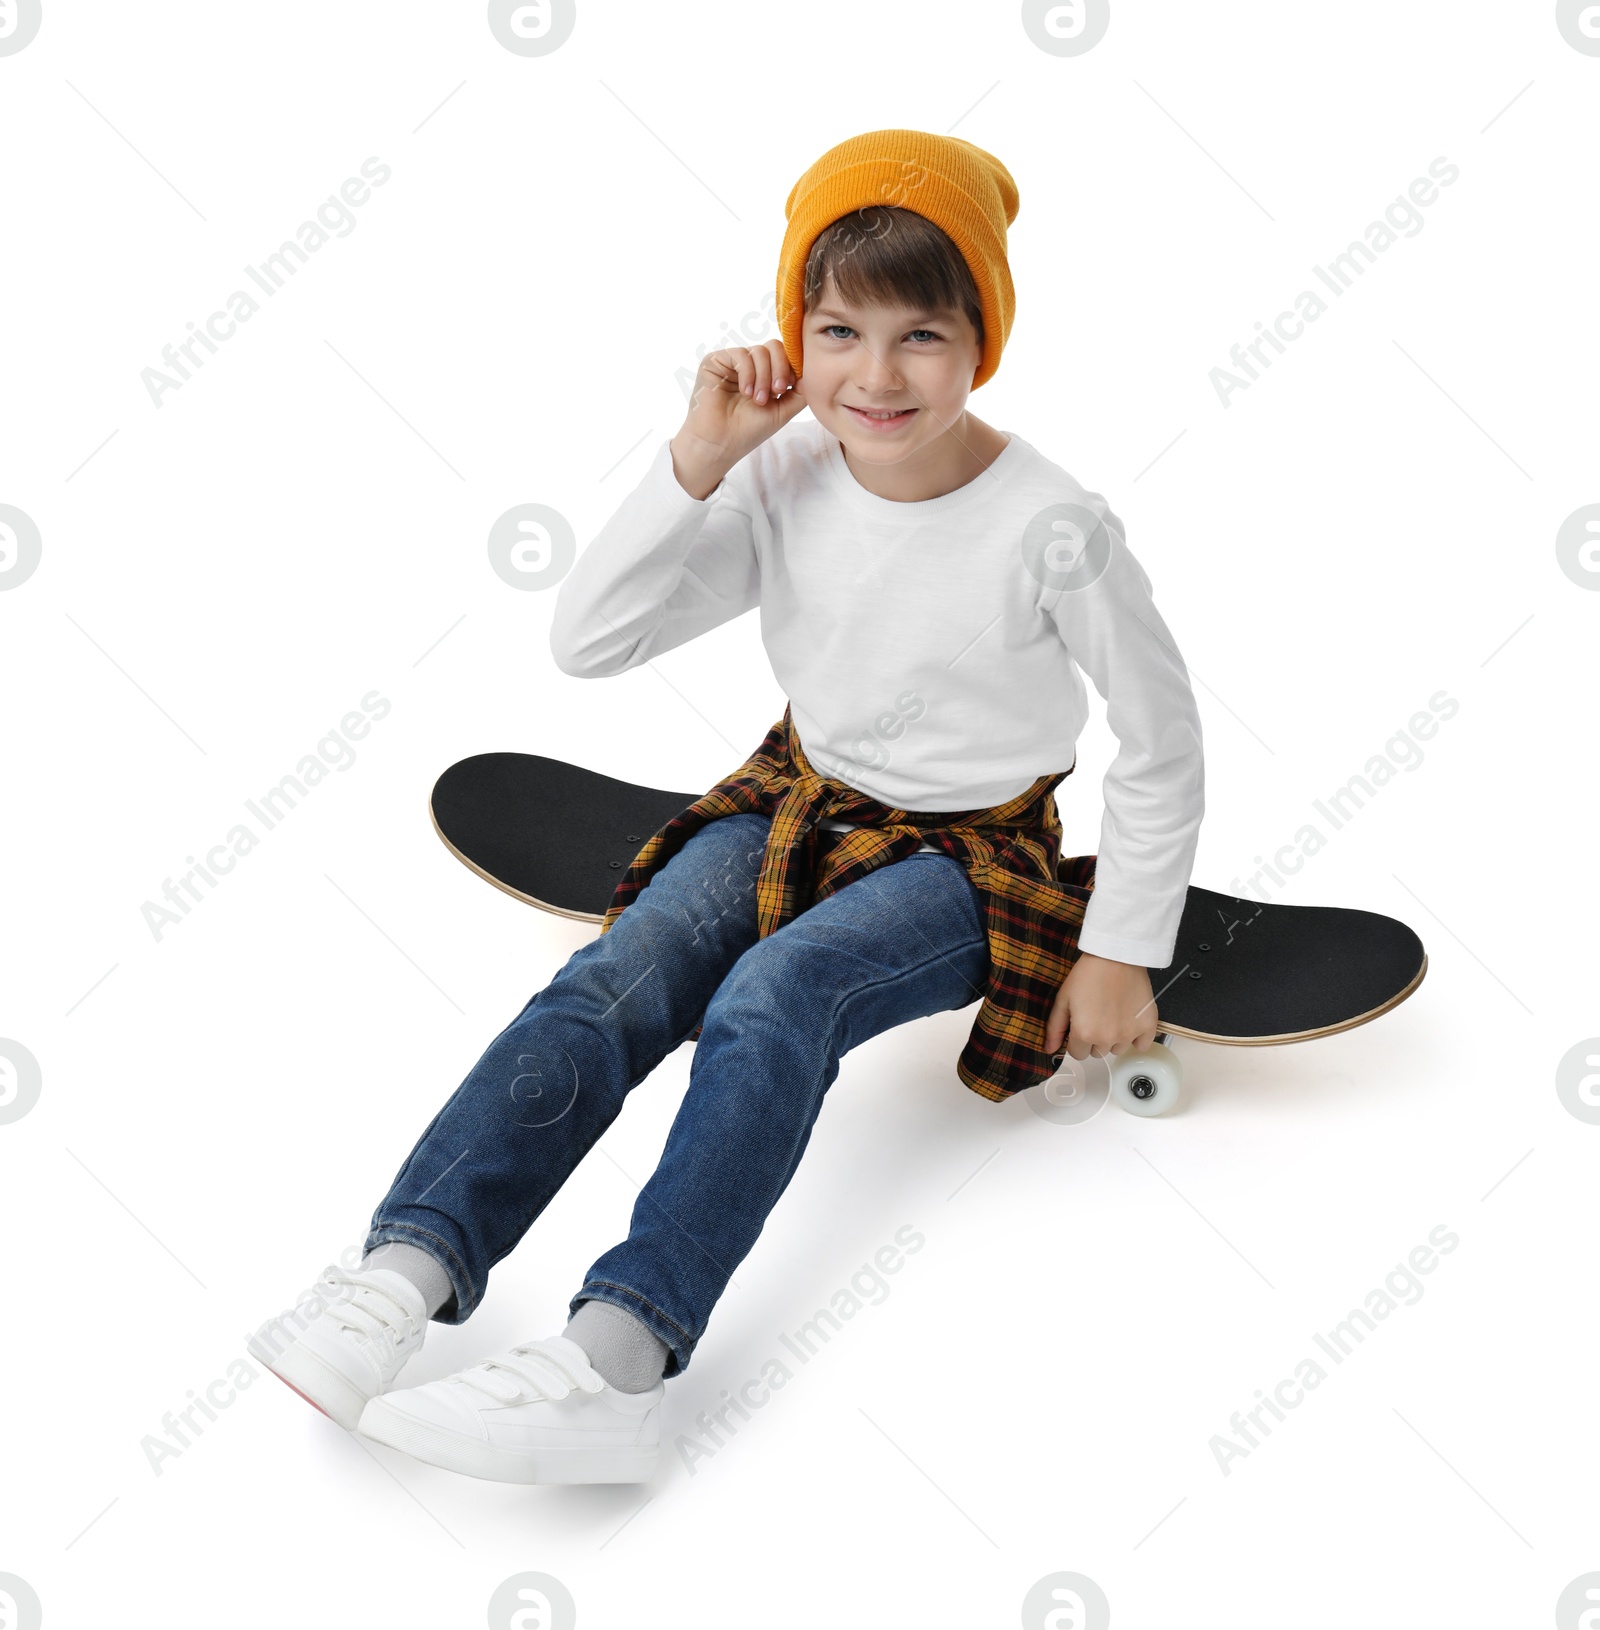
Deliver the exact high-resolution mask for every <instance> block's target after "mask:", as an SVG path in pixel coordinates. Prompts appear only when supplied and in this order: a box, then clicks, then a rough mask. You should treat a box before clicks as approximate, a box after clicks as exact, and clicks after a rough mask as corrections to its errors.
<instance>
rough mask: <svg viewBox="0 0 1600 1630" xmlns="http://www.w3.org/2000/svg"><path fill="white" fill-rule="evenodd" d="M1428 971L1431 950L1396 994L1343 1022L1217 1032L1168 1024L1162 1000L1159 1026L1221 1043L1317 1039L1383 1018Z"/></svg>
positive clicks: (1260, 1043) (1265, 1044)
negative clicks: (1255, 1032)
mask: <svg viewBox="0 0 1600 1630" xmlns="http://www.w3.org/2000/svg"><path fill="white" fill-rule="evenodd" d="M1427 972H1428V953H1427V952H1426V951H1424V952H1423V953H1422V966H1421V967H1419V968H1418V969H1417V972H1416V977H1415V978H1414V979H1413V980H1412V981H1411V983H1410V984H1409V985H1407V986H1406V988H1405V989H1404V990H1403V991H1401V992H1400V993H1399V995H1397V996H1391V997H1390V998H1389V1000H1388V1001H1387V1002H1380V1003H1379V1004H1378V1006H1377V1007H1375V1008H1371V1009H1369V1010H1368V1011H1367V1012H1365V1013H1360V1014H1357V1016H1356V1017H1355V1018H1353V1019H1346V1020H1345V1021H1344V1023H1343V1024H1329V1025H1324V1026H1323V1027H1322V1028H1321V1029H1319V1030H1287V1031H1285V1032H1284V1033H1283V1034H1282V1035H1279V1036H1217V1035H1213V1034H1211V1033H1210V1032H1208V1031H1205V1030H1190V1029H1188V1028H1187V1027H1186V1026H1184V1025H1181V1024H1167V1023H1166V1022H1165V1021H1164V1020H1163V1019H1161V1017H1160V1012H1161V1007H1160V1004H1159V1003H1157V1005H1156V1014H1157V1018H1156V1027H1157V1028H1158V1029H1159V1030H1163V1031H1165V1032H1166V1034H1167V1035H1169V1036H1183V1037H1186V1038H1187V1039H1188V1040H1190V1041H1209V1042H1213V1043H1214V1044H1215V1045H1216V1046H1218V1047H1277V1046H1280V1045H1282V1044H1283V1043H1286V1042H1292V1041H1315V1040H1316V1039H1317V1037H1318V1036H1337V1035H1339V1034H1340V1032H1341V1031H1345V1030H1355V1029H1356V1028H1358V1027H1359V1026H1361V1025H1364V1024H1370V1023H1371V1022H1372V1021H1373V1020H1374V1019H1377V1018H1381V1017H1382V1016H1383V1015H1384V1014H1385V1013H1387V1012H1388V1011H1389V1009H1390V1008H1393V1007H1398V1006H1399V1005H1400V1004H1401V1003H1402V1002H1403V1001H1405V999H1406V998H1407V997H1408V996H1409V995H1410V994H1411V993H1412V992H1413V991H1414V990H1415V989H1416V988H1417V986H1418V985H1420V984H1421V983H1422V981H1423V979H1424V977H1425V976H1426V975H1427Z"/></svg>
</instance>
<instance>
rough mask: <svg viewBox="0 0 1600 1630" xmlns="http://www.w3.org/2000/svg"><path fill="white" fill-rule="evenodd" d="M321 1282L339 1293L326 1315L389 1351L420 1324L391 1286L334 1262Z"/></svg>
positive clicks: (325, 1271) (328, 1267) (327, 1268)
mask: <svg viewBox="0 0 1600 1630" xmlns="http://www.w3.org/2000/svg"><path fill="white" fill-rule="evenodd" d="M321 1283H322V1284H324V1285H328V1286H330V1287H332V1289H333V1290H334V1291H336V1292H337V1293H338V1295H337V1296H336V1298H335V1300H334V1301H333V1303H332V1304H331V1305H330V1306H329V1307H328V1309H327V1314H326V1316H327V1317H328V1318H330V1319H332V1320H333V1322H334V1325H335V1327H336V1328H338V1329H341V1330H350V1331H353V1332H354V1333H355V1334H356V1335H359V1336H365V1337H366V1338H367V1339H368V1340H369V1341H373V1342H376V1343H377V1344H378V1345H379V1346H382V1347H387V1348H393V1347H394V1346H395V1345H396V1344H397V1343H398V1342H399V1340H400V1339H402V1337H404V1336H410V1335H413V1334H415V1332H416V1328H417V1324H416V1320H415V1319H414V1318H413V1317H412V1313H411V1309H410V1308H408V1307H407V1306H406V1304H405V1303H404V1302H403V1301H401V1299H400V1298H399V1296H397V1295H396V1294H395V1293H394V1292H393V1291H392V1290H390V1289H389V1287H388V1286H387V1285H381V1284H378V1283H377V1282H375V1281H374V1280H372V1279H370V1278H368V1277H367V1276H366V1275H364V1274H363V1275H355V1274H349V1273H346V1272H345V1271H344V1269H342V1268H340V1267H338V1266H337V1265H335V1264H332V1263H330V1264H329V1265H328V1266H327V1267H326V1268H324V1269H323V1270H322V1279H321Z"/></svg>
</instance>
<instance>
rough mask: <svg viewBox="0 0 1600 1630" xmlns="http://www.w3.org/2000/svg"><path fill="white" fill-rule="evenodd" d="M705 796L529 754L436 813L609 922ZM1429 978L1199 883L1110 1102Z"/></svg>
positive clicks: (466, 770) (566, 907)
mask: <svg viewBox="0 0 1600 1630" xmlns="http://www.w3.org/2000/svg"><path fill="white" fill-rule="evenodd" d="M701 796H703V792H668V791H665V790H663V789H661V788H659V787H641V786H637V785H635V784H634V783H633V782H631V781H619V780H617V779H616V778H615V777H613V776H609V775H602V774H600V773H599V772H598V771H596V770H589V769H584V768H583V767H582V766H580V765H577V764H568V763H565V762H563V761H562V760H561V759H556V758H542V757H540V756H538V755H537V754H533V753H479V754H476V755H475V756H474V757H472V758H465V759H462V760H461V762H460V763H458V764H452V765H451V766H450V768H449V769H447V770H446V771H445V772H444V774H443V775H441V776H440V777H439V779H438V781H437V782H436V783H435V784H434V788H433V795H432V798H431V800H430V804H429V811H430V814H431V816H432V820H433V825H434V829H435V831H437V832H438V834H439V836H440V837H441V838H442V839H443V840H444V843H445V847H446V848H448V849H449V850H450V852H451V853H452V854H453V855H455V857H456V858H457V859H458V860H459V861H461V863H462V864H463V865H465V866H467V867H468V868H469V869H470V870H472V871H474V872H476V873H477V874H478V876H479V877H481V878H483V879H485V880H486V881H487V882H490V883H492V884H494V886H495V887H496V888H497V889H502V890H504V892H505V893H507V894H509V895H511V896H512V897H513V898H514V899H518V900H522V901H525V902H526V903H527V904H528V905H531V906H537V907H538V908H539V909H540V910H541V911H550V912H554V913H555V914H556V915H557V916H560V917H572V918H575V919H577V920H579V921H582V922H594V923H598V922H600V921H601V920H602V919H603V918H604V916H605V913H606V908H607V906H609V905H610V903H611V896H612V893H613V892H614V890H615V889H616V886H617V882H618V880H619V879H620V878H621V876H622V873H623V872H624V871H625V870H626V869H627V867H628V865H629V863H630V862H631V861H632V860H633V857H634V856H635V855H636V854H637V853H638V852H639V850H640V849H641V848H643V846H644V844H645V843H646V841H647V840H648V839H649V838H650V837H651V835H652V834H653V833H655V832H656V831H658V830H659V829H660V828H661V827H663V826H665V825H666V824H667V822H668V821H670V820H671V819H672V818H673V817H674V816H675V815H677V814H679V813H680V812H681V811H683V810H684V809H685V808H687V807H688V806H689V805H690V804H692V803H693V802H694V801H695V800H696V799H697V798H699V797H701ZM1427 971H1428V958H1427V954H1426V953H1425V951H1424V950H1423V946H1422V941H1421V940H1420V939H1418V937H1417V936H1416V934H1415V933H1414V932H1413V931H1412V930H1411V929H1410V928H1408V927H1407V926H1406V925H1405V924H1404V923H1402V922H1398V921H1396V920H1395V919H1394V918H1393V917H1385V916H1381V915H1380V914H1379V913H1377V912H1373V911H1360V910H1357V909H1355V908H1353V907H1350V906H1314V905H1288V904H1272V903H1269V902H1266V901H1261V900H1251V899H1241V898H1240V897H1238V896H1237V895H1231V894H1221V893H1218V892H1217V891H1216V890H1214V889H1203V888H1199V887H1196V886H1194V885H1192V884H1191V885H1190V888H1189V895H1188V899H1187V901H1186V902H1185V904H1184V910H1183V917H1182V921H1181V923H1180V925H1179V928H1178V937H1177V947H1176V950H1175V952H1174V955H1173V960H1172V962H1171V963H1170V964H1169V965H1168V966H1167V967H1165V968H1152V969H1150V970H1149V972H1150V983H1151V988H1152V990H1153V992H1154V994H1155V999H1156V1005H1157V1008H1158V1010H1159V1014H1160V1026H1161V1028H1160V1030H1159V1032H1158V1033H1157V1036H1156V1040H1155V1042H1154V1044H1153V1045H1152V1046H1150V1047H1149V1048H1147V1049H1146V1050H1145V1051H1143V1052H1128V1053H1119V1054H1117V1055H1115V1056H1114V1057H1112V1058H1108V1059H1106V1060H1105V1062H1106V1064H1107V1066H1108V1068H1109V1070H1110V1075H1111V1089H1110V1090H1111V1096H1112V1097H1113V1098H1114V1099H1115V1100H1116V1101H1117V1103H1118V1105H1119V1106H1120V1107H1121V1108H1123V1109H1125V1110H1128V1111H1129V1112H1130V1113H1132V1114H1136V1115H1163V1114H1165V1113H1167V1111H1168V1110H1170V1109H1172V1108H1173V1107H1174V1106H1175V1105H1176V1104H1177V1103H1178V1102H1179V1100H1180V1098H1181V1095H1182V1085H1183V1065H1182V1060H1181V1059H1180V1058H1179V1056H1178V1055H1177V1054H1176V1053H1175V1052H1174V1051H1173V1050H1172V1049H1171V1048H1170V1047H1169V1046H1168V1045H1167V1043H1168V1042H1169V1041H1170V1040H1171V1038H1173V1037H1174V1036H1184V1037H1187V1038H1189V1039H1191V1040H1194V1041H1204V1042H1212V1043H1215V1044H1218V1045H1221V1046H1227V1047H1264V1046H1274V1045H1278V1044H1280V1043H1284V1042H1295V1041H1310V1040H1312V1039H1313V1038H1315V1037H1317V1036H1330V1035H1334V1034H1336V1033H1337V1032H1338V1031H1341V1030H1352V1029H1354V1028H1355V1027H1356V1026H1357V1025H1361V1024H1368V1023H1370V1022H1371V1021H1372V1020H1373V1019H1376V1018H1378V1017H1379V1015H1381V1014H1384V1013H1387V1012H1388V1011H1389V1009H1390V1008H1392V1007H1396V1006H1398V1005H1399V1003H1401V1002H1403V1001H1404V1000H1405V999H1406V998H1407V997H1408V996H1409V995H1411V993H1412V992H1413V991H1414V990H1416V988H1417V986H1418V985H1420V984H1421V983H1422V980H1423V976H1424V975H1425V974H1426V973H1427ZM1058 1056H1061V1058H1062V1064H1061V1068H1060V1070H1059V1071H1058V1073H1057V1075H1056V1076H1052V1077H1050V1078H1049V1079H1048V1080H1046V1081H1045V1082H1042V1083H1040V1084H1039V1086H1040V1087H1041V1088H1043V1089H1046V1096H1047V1097H1048V1098H1049V1101H1050V1102H1051V1103H1053V1104H1054V1103H1061V1102H1063V1101H1065V1100H1064V1099H1063V1097H1062V1093H1063V1091H1065V1092H1067V1093H1068V1094H1070V1093H1071V1092H1073V1091H1077V1090H1080V1089H1081V1087H1082V1083H1083V1065H1082V1063H1081V1062H1080V1061H1078V1060H1074V1059H1073V1058H1071V1057H1070V1056H1068V1055H1058ZM1030 1090H1037V1089H1030Z"/></svg>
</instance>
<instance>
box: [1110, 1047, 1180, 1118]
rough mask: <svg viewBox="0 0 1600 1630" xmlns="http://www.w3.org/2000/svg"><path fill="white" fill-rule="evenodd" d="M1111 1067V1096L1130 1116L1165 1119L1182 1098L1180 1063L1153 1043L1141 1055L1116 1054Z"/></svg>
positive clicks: (1168, 1051)
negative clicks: (1149, 1116)
mask: <svg viewBox="0 0 1600 1630" xmlns="http://www.w3.org/2000/svg"><path fill="white" fill-rule="evenodd" d="M1106 1062H1107V1063H1108V1064H1109V1065H1110V1066H1111V1096H1112V1097H1113V1098H1114V1099H1115V1100H1116V1101H1117V1105H1118V1107H1119V1108H1121V1109H1125V1110H1127V1111H1128V1113H1129V1114H1130V1115H1165V1114H1166V1113H1167V1112H1168V1110H1170V1109H1173V1108H1175V1107H1176V1106H1177V1104H1178V1101H1179V1099H1180V1098H1181V1097H1182V1095H1183V1063H1182V1061H1181V1060H1180V1059H1179V1057H1178V1055H1177V1054H1176V1053H1174V1052H1173V1051H1172V1050H1171V1049H1170V1048H1168V1047H1163V1046H1162V1045H1161V1043H1160V1042H1159V1041H1158V1042H1154V1043H1152V1044H1151V1046H1150V1047H1149V1048H1147V1049H1146V1050H1145V1051H1144V1052H1142V1053H1118V1054H1117V1055H1116V1056H1115V1057H1114V1058H1110V1059H1107V1060H1106Z"/></svg>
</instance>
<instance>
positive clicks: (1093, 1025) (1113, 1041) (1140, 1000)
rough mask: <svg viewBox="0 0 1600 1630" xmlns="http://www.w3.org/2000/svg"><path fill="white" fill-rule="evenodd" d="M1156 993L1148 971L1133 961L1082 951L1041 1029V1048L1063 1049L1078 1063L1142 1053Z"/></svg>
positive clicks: (1152, 1029) (1150, 1037)
mask: <svg viewBox="0 0 1600 1630" xmlns="http://www.w3.org/2000/svg"><path fill="white" fill-rule="evenodd" d="M1156 1019H1157V1014H1156V999H1155V992H1154V991H1153V990H1152V989H1151V988H1150V970H1149V969H1148V968H1139V967H1135V966H1134V964H1133V963H1131V962H1113V961H1112V960H1111V959H1110V958H1109V957H1098V956H1094V955H1093V954H1092V953H1090V952H1088V951H1084V952H1080V953H1079V956H1078V960H1077V961H1076V962H1075V963H1073V965H1072V971H1071V972H1070V973H1069V974H1068V975H1067V977H1066V978H1065V979H1064V980H1063V981H1062V982H1061V989H1060V990H1058V991H1057V992H1056V999H1055V1002H1054V1004H1053V1005H1052V1006H1051V1009H1050V1017H1049V1020H1048V1021H1047V1022H1046V1025H1045V1050H1046V1051H1047V1052H1050V1053H1057V1052H1060V1051H1061V1043H1062V1040H1063V1038H1065V1041H1066V1050H1067V1051H1068V1052H1069V1053H1070V1054H1071V1055H1072V1056H1073V1057H1074V1058H1076V1059H1085V1058H1090V1057H1093V1058H1106V1057H1108V1056H1109V1055H1110V1054H1112V1053H1125V1052H1127V1051H1129V1050H1130V1049H1132V1051H1134V1052H1136V1053H1142V1052H1144V1051H1145V1049H1146V1048H1148V1047H1149V1046H1150V1044H1151V1043H1152V1042H1153V1041H1154V1040H1155V1039H1156V1031H1157V1030H1159V1029H1160V1025H1158V1024H1157V1022H1156Z"/></svg>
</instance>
